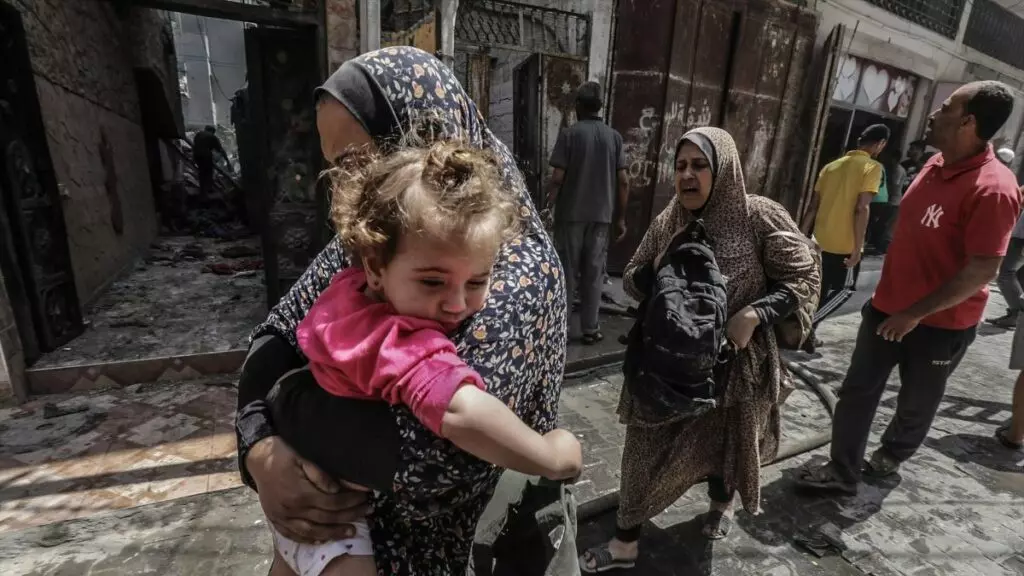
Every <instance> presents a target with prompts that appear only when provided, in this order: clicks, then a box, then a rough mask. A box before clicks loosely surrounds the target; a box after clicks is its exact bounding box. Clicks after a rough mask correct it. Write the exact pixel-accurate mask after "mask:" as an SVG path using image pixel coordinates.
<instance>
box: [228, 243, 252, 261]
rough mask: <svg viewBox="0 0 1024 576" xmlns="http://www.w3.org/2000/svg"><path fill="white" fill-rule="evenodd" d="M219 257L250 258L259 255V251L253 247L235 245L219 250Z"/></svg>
mask: <svg viewBox="0 0 1024 576" xmlns="http://www.w3.org/2000/svg"><path fill="white" fill-rule="evenodd" d="M220 255H221V256H223V257H224V258H252V257H253V256H259V255H260V249H259V248H257V247H255V246H247V245H245V244H236V245H234V246H229V247H227V248H225V249H223V250H221V251H220Z"/></svg>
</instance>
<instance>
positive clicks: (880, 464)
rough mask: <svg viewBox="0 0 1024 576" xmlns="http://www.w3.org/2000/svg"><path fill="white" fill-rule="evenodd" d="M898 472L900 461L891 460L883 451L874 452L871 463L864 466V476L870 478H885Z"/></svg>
mask: <svg viewBox="0 0 1024 576" xmlns="http://www.w3.org/2000/svg"><path fill="white" fill-rule="evenodd" d="M899 471H900V461H899V460H897V459H895V458H893V457H892V456H890V455H889V454H887V453H886V452H885V450H875V453H874V454H872V455H871V461H870V462H868V463H867V465H865V466H864V474H867V475H868V476H871V477H872V478H887V477H889V476H892V475H893V474H895V473H897V472H899Z"/></svg>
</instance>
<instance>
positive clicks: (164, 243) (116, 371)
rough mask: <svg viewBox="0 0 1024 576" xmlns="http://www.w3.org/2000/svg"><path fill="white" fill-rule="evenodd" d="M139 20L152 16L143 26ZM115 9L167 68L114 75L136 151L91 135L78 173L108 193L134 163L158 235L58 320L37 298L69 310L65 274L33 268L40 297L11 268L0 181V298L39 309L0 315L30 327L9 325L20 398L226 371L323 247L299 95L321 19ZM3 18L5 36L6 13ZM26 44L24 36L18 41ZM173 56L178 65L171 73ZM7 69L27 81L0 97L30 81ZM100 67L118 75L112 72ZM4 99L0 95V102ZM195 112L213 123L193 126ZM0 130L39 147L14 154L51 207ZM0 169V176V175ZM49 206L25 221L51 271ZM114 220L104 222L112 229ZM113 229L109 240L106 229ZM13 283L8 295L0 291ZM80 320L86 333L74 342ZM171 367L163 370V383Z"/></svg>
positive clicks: (15, 231)
mask: <svg viewBox="0 0 1024 576" xmlns="http://www.w3.org/2000/svg"><path fill="white" fill-rule="evenodd" d="M157 5H159V6H157ZM2 6H3V3H2V2H0V7H2ZM149 7H153V8H159V11H154V12H150V11H149V10H148V9H147V8H149ZM211 7H215V8H216V10H214V9H213V8H211ZM131 10H132V16H133V17H136V16H138V17H140V18H144V19H146V23H147V24H149V25H151V26H152V27H153V29H154V30H157V31H162V32H166V36H167V38H168V42H167V43H164V44H163V45H162V46H161V44H160V43H157V44H156V48H155V51H156V52H157V53H158V54H159V53H160V52H159V50H160V49H161V48H162V49H163V50H164V51H165V52H163V53H164V54H166V60H167V61H169V62H170V64H167V65H166V68H168V70H167V71H165V70H164V66H159V67H151V68H137V67H135V68H133V64H134V65H135V66H138V65H139V64H137V63H128V64H127V67H126V68H127V69H126V71H127V73H129V74H131V73H133V72H134V87H135V90H136V91H137V95H138V116H139V123H138V124H139V127H140V130H138V132H137V134H138V136H135V134H136V132H125V133H118V132H115V131H111V130H110V129H109V128H102V129H100V130H98V131H97V132H98V133H97V140H98V141H103V142H106V143H107V144H108V145H107V146H102V145H101V146H100V148H99V152H97V153H96V154H95V156H94V161H95V163H96V164H97V165H98V166H101V167H102V168H103V171H104V172H105V173H106V174H108V175H109V180H110V181H112V182H114V183H115V184H116V180H113V179H114V178H116V177H117V176H118V175H119V174H118V169H121V168H123V166H124V163H125V162H126V160H125V158H126V157H128V156H127V155H125V154H124V153H123V151H124V150H125V149H126V148H132V149H133V150H135V151H138V150H142V151H144V154H141V155H138V156H132V157H131V158H134V159H141V160H142V162H145V163H146V164H148V168H149V180H147V181H146V183H147V184H151V185H152V188H153V193H154V194H155V195H156V196H157V199H156V202H155V208H156V212H157V221H158V222H159V224H160V225H161V229H160V232H159V235H158V236H156V237H155V238H154V237H153V236H147V237H146V239H145V240H144V242H142V243H140V245H139V246H138V257H137V259H135V260H134V261H130V260H126V261H125V262H124V264H125V266H124V267H123V272H120V273H118V274H117V275H116V276H109V277H108V278H109V280H107V283H105V284H104V285H103V287H102V288H100V289H97V290H95V294H96V295H95V297H93V296H91V295H90V297H89V301H88V302H84V303H82V305H81V310H79V309H78V303H77V302H75V301H71V303H69V304H67V305H66V306H64V307H61V306H59V304H60V301H59V300H55V298H54V296H53V295H54V293H55V291H56V294H57V295H59V294H61V293H60V292H59V289H61V287H62V286H63V285H64V284H62V282H64V283H66V284H67V286H68V288H69V291H68V294H70V295H71V296H72V297H73V296H74V294H75V292H74V289H75V284H74V281H73V279H72V278H71V277H70V274H68V275H66V276H60V275H56V274H50V273H49V269H47V270H46V272H47V276H46V277H45V279H46V280H47V281H48V282H49V283H48V284H45V285H41V286H42V287H41V288H37V287H36V284H38V282H36V278H37V277H38V275H36V276H33V275H32V274H30V273H26V272H25V271H26V270H27V271H28V272H32V271H34V270H36V268H33V267H32V265H31V263H30V265H21V263H22V262H25V261H26V258H25V256H26V252H27V251H26V250H25V249H23V248H21V247H20V246H19V244H18V242H11V241H8V239H7V238H11V237H14V238H19V237H21V236H24V234H23V231H24V230H25V229H28V228H27V226H25V225H22V224H20V223H19V222H17V221H13V222H12V220H14V219H13V218H12V217H11V215H12V214H14V215H16V216H18V217H19V218H20V217H22V216H21V215H22V214H23V213H24V212H25V211H24V210H22V211H21V212H19V211H18V210H12V209H11V202H12V200H11V198H10V196H11V195H10V194H9V193H8V190H7V188H8V186H7V183H8V180H9V179H8V178H6V176H5V175H4V174H3V173H2V172H0V176H4V177H3V178H0V182H2V183H3V186H4V188H3V189H2V190H0V192H2V199H3V202H2V204H0V209H2V210H0V212H2V213H0V218H2V220H0V233H3V234H4V235H5V237H4V238H3V239H2V240H0V264H2V265H3V267H4V270H3V272H4V278H5V281H6V284H7V286H6V287H7V291H8V292H9V293H10V294H11V295H12V298H14V299H20V300H23V301H25V302H26V303H27V304H33V302H37V301H38V302H39V303H40V304H39V305H25V306H19V305H17V304H15V306H14V308H15V309H17V310H18V311H19V313H21V312H23V311H24V313H23V314H22V315H23V316H25V317H26V318H27V317H28V316H32V317H31V318H30V320H31V321H26V320H25V318H19V322H18V326H19V330H20V332H21V334H20V335H21V338H22V340H23V341H24V342H25V343H26V345H25V347H26V349H27V352H31V350H28V348H29V346H30V345H33V343H36V342H38V343H40V344H38V345H35V354H33V355H30V356H29V357H30V361H31V360H35V362H34V364H32V365H31V368H30V370H29V371H28V374H27V376H28V382H29V386H30V388H31V392H32V393H42V392H65V391H67V390H68V389H69V388H71V387H74V386H79V385H80V384H81V385H82V386H85V385H90V386H91V385H92V383H93V382H95V381H98V379H103V378H106V379H109V380H110V381H113V382H114V383H116V384H127V383H130V382H138V381H148V380H150V379H153V378H154V377H155V376H159V375H160V374H161V372H162V371H163V370H165V369H168V370H171V371H173V372H174V373H175V374H179V373H180V374H190V375H192V376H195V372H198V373H199V374H200V375H204V376H205V375H212V374H219V373H223V372H231V371H234V370H236V369H237V368H238V366H239V365H240V362H241V358H243V357H244V349H245V348H246V347H247V342H248V336H249V333H250V332H251V330H252V329H253V327H254V326H256V325H257V324H258V323H259V322H261V321H263V320H264V319H265V318H266V314H267V309H268V307H269V306H270V305H272V304H273V303H276V301H277V300H278V299H279V298H280V296H281V294H282V293H283V292H284V290H286V289H287V288H288V287H289V286H290V284H292V283H293V282H294V280H295V279H296V278H297V277H298V276H299V274H300V273H301V272H302V271H303V270H304V269H305V267H306V266H307V265H308V263H309V262H310V261H311V260H312V259H313V258H314V257H315V255H316V254H317V253H318V252H319V250H320V249H321V248H322V246H323V245H324V244H325V242H326V240H327V234H326V233H325V230H326V225H325V224H326V213H327V210H326V197H325V194H324V191H323V190H321V189H320V188H319V187H318V182H319V178H318V176H319V173H320V170H321V167H322V165H321V158H320V151H319V142H318V139H317V137H316V131H315V118H314V116H313V113H314V108H313V96H312V94H313V89H314V88H315V86H317V85H318V84H319V82H320V81H321V80H322V78H323V77H324V74H325V72H326V68H327V66H326V52H325V51H324V50H323V47H324V44H323V42H322V40H323V27H324V24H323V22H322V19H323V14H322V13H319V12H318V11H316V10H313V9H312V8H310V9H307V10H305V11H302V12H300V11H299V10H297V9H292V10H283V9H276V8H270V7H259V6H255V5H248V4H239V3H235V2H227V1H224V2H218V1H216V0H210V1H208V2H204V3H195V2H191V1H188V0H181V1H178V0H159V1H157V0H138V1H137V2H135V3H133V8H131ZM175 10H177V11H175ZM5 13H6V12H5ZM140 14H141V16H140ZM167 15H171V16H170V17H168V16H167ZM14 16H15V18H16V19H19V21H20V17H19V15H18V13H15V14H14ZM182 22H188V23H189V26H188V27H187V30H186V31H187V32H188V33H194V35H195V36H196V38H192V39H190V40H189V41H190V42H191V44H190V45H189V46H188V47H187V49H186V48H183V47H182V46H181V44H180V42H179V40H180V36H181V33H182V31H183V29H186V27H184V26H182V24H181V23H182ZM116 25H118V24H116V23H115V24H112V26H116ZM133 30H137V29H134V28H133ZM147 30H148V29H147ZM225 30H229V31H232V34H234V36H232V37H231V41H230V42H226V41H225V40H224V38H218V34H220V31H225ZM11 36H12V35H11V34H8V33H7V30H6V29H5V30H4V33H3V34H2V36H0V37H2V38H3V39H4V42H2V44H3V45H4V49H5V50H7V49H9V46H10V43H9V42H7V39H8V38H9V37H11ZM147 38H149V36H147ZM33 41H34V37H32V36H30V37H29V38H28V42H29V43H31V42H33ZM168 44H169V45H168ZM126 46H127V45H126ZM200 47H202V48H204V50H205V51H200V50H199V48H200ZM23 51H24V50H23ZM175 54H184V56H182V57H181V58H180V59H178V60H177V62H178V64H179V66H178V67H177V68H176V67H175V66H174V61H175V60H176V58H175ZM91 56H93V59H94V60H97V59H99V58H103V57H105V56H102V53H101V55H95V54H93V55H91ZM0 57H2V59H3V61H4V62H8V61H11V62H18V61H19V60H18V59H17V58H11V57H10V56H9V55H8V54H7V53H6V52H4V53H2V54H0ZM186 60H188V62H187V65H185V64H186V62H185V61H186ZM22 61H24V62H25V63H26V64H25V65H24V66H13V67H4V68H3V72H2V74H4V75H7V74H15V73H16V72H17V73H24V74H26V75H27V78H26V79H15V83H16V84H17V85H18V86H19V87H20V86H21V85H22V82H23V81H24V82H25V85H26V86H29V87H32V86H33V85H34V84H33V83H34V82H35V80H34V78H33V77H32V76H31V67H30V66H28V64H27V62H28V60H27V56H26V57H25V58H24V59H23V60H22ZM145 63H146V64H149V63H150V60H146V61H145ZM110 65H111V66H124V63H123V62H122V61H117V60H114V61H111V62H110ZM153 70H155V71H156V72H157V73H155V74H154V73H153ZM165 72H166V73H165ZM9 85H11V82H3V83H2V86H0V99H3V97H4V96H5V95H4V94H2V91H3V90H4V89H6V87H7V86H9ZM25 92H26V93H34V91H33V90H28V91H25ZM168 94H170V95H172V96H176V95H178V94H181V95H182V98H181V100H185V101H184V102H182V101H175V100H174V99H173V97H168ZM126 100H128V99H126ZM130 100H132V101H134V100H135V99H134V98H131V99H130ZM168 102H170V104H168ZM204 110H206V111H207V112H213V111H214V110H215V111H216V113H215V114H213V113H210V114H207V115H205V116H204V115H203V114H202V112H203V111H204ZM19 112H21V113H19V114H18V115H17V120H19V121H22V122H28V120H25V119H29V118H31V116H32V115H31V114H28V113H25V112H24V110H19ZM197 112H198V114H196V113H197ZM175 116H176V118H174V117H175ZM0 123H2V126H0V138H7V136H8V134H10V133H15V134H35V135H43V136H42V137H41V138H39V139H38V147H39V148H40V149H41V150H42V153H36V152H35V151H34V150H35V143H33V142H32V141H31V140H30V139H24V140H25V141H26V142H28V143H29V149H30V150H33V152H32V154H31V156H30V157H31V158H32V160H33V161H34V162H35V164H34V165H35V166H36V168H37V170H36V172H38V174H39V178H40V180H39V182H40V184H39V185H38V186H36V187H37V188H40V189H42V190H51V189H52V198H58V193H57V186H56V183H55V182H54V181H53V174H52V169H49V168H47V167H46V166H45V164H46V162H44V161H43V159H45V153H46V151H47V149H48V143H47V140H46V136H45V132H44V130H43V129H42V128H41V127H26V128H21V127H20V125H19V127H18V128H17V129H16V130H15V131H13V132H12V131H11V130H9V129H8V123H9V120H8V118H6V117H4V118H2V119H0ZM206 125H211V126H214V127H215V134H216V137H217V139H219V140H220V142H221V146H220V147H217V151H216V152H214V153H212V156H213V159H214V161H213V162H212V169H211V170H210V171H209V172H205V171H204V173H203V174H201V173H200V170H199V163H198V162H197V148H200V139H199V138H198V137H197V136H200V135H201V134H202V133H203V132H205V130H204V128H205V126H206ZM241 131H245V133H246V138H245V143H246V146H243V147H242V148H243V149H242V150H239V151H238V152H236V151H235V149H234V147H233V146H231V144H230V142H231V141H232V140H234V138H233V136H234V135H235V134H238V133H239V132H241ZM0 144H7V142H6V141H5V140H4V141H0ZM221 148H223V151H224V153H223V154H221V153H220V149H221ZM54 149H56V148H50V150H51V151H52V150H54ZM104 150H105V151H106V153H104ZM139 156H141V158H139ZM3 166H4V164H3V163H0V170H3ZM47 179H49V180H47ZM108 187H109V186H108ZM115 192H116V191H115ZM140 193H145V192H144V191H142V192H140ZM115 196H116V194H115ZM52 198H51V199H48V198H46V197H43V198H42V200H40V201H39V202H36V203H34V204H32V207H33V210H35V211H36V212H39V213H40V214H43V215H44V216H45V218H43V217H42V216H40V218H41V220H40V222H43V223H47V224H50V223H52V225H53V226H54V227H55V228H53V230H54V231H53V232H52V233H50V234H46V235H44V234H42V227H41V226H36V225H35V224H33V226H32V229H33V230H35V229H37V228H38V229H39V230H40V232H39V233H37V234H36V239H38V238H43V237H45V238H47V239H60V241H59V242H56V241H54V242H51V244H53V246H54V247H55V248H50V250H51V252H53V250H56V249H57V248H60V249H62V250H64V252H63V253H62V254H63V257H64V258H65V259H66V260H65V261H67V254H66V244H67V242H64V240H63V239H64V238H65V237H66V236H65V235H63V232H62V231H60V230H57V228H56V227H58V226H63V222H64V220H63V218H62V217H59V209H60V203H59V202H57V201H54V200H53V199H52ZM112 206H113V205H112ZM115 213H118V212H117V211H115V210H113V208H112V209H111V211H110V214H111V218H112V219H113V218H114V215H115ZM119 214H120V217H119V218H120V219H122V220H124V221H128V222H130V219H131V218H133V216H136V215H134V214H132V213H131V212H130V211H128V210H121V211H120V213H119ZM146 216H147V217H149V214H147V215H146ZM33 222H34V221H33ZM8 223H10V224H8ZM113 224H114V228H115V231H116V230H117V222H113ZM30 239H31V238H30ZM12 246H13V247H16V248H18V250H14V249H13V248H12ZM53 254H57V253H56V252H53ZM53 254H51V258H50V260H49V262H51V263H52V262H58V261H60V258H58V256H60V254H58V255H57V256H53ZM28 255H29V256H32V255H33V254H31V253H30V254H28ZM12 262H13V263H15V264H18V265H19V268H18V271H19V272H21V273H20V274H14V273H11V272H10V271H9V270H10V269H11V268H12V264H11V263H12ZM69 270H70V268H69ZM65 278H66V281H65ZM12 279H13V280H12ZM15 280H17V281H18V285H17V286H12V284H13V282H14V281H15ZM37 292H38V293H39V294H36V293H37ZM46 298H49V299H48V300H47V299H46ZM58 312H60V313H61V315H60V316H59V319H61V320H64V321H65V324H62V325H60V326H61V327H62V331H56V330H52V329H49V326H48V325H43V328H44V329H49V330H50V331H49V332H46V331H45V330H42V329H39V326H40V325H41V324H40V322H39V321H38V318H40V317H43V315H44V313H45V314H49V315H50V316H47V317H46V318H47V320H50V319H52V317H54V315H55V314H56V313H58ZM29 313H31V314H29ZM83 315H84V316H85V317H86V318H87V319H88V330H84V331H83V330H82V327H83V321H82V317H83ZM69 321H70V322H69ZM51 323H52V322H51ZM76 325H77V331H76V330H74V329H73V328H74V327H75V326H76ZM53 335H56V336H53ZM73 337H74V338H75V339H74V341H73V342H70V343H69V341H70V339H71V338H73ZM172 362H173V363H174V364H173V367H172V368H167V367H168V366H171V364H169V363H172ZM119 365H120V368H119V367H118V366H119ZM125 366H127V367H125ZM193 371H194V372H193ZM154 375H155V376H154ZM175 377H177V376H175ZM86 380H88V382H87V383H85V384H82V382H85V381H86ZM103 381H104V382H107V383H108V384H109V382H108V380H103Z"/></svg>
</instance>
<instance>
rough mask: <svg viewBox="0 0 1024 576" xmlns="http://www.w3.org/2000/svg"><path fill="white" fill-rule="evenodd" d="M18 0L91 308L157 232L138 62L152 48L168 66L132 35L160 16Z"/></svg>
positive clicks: (149, 33) (93, 1) (81, 3)
mask: <svg viewBox="0 0 1024 576" xmlns="http://www.w3.org/2000/svg"><path fill="white" fill-rule="evenodd" d="M13 4H14V6H15V7H16V8H18V9H19V10H20V11H21V13H22V16H23V20H24V25H25V29H26V35H27V40H28V46H29V53H30V59H31V66H32V71H33V73H34V75H35V79H36V91H37V93H38V96H39V103H40V107H41V110H42V115H43V121H44V124H45V127H46V135H47V139H48V141H49V147H50V156H51V158H52V160H53V167H54V172H55V174H56V178H57V181H58V183H59V186H60V189H61V194H62V197H63V198H64V201H63V208H64V219H65V221H66V224H67V232H68V246H69V248H70V252H71V260H72V267H73V269H74V274H75V280H76V288H77V292H78V297H79V300H80V301H81V303H82V304H83V305H85V304H87V303H88V302H89V301H91V300H92V299H93V298H94V297H95V296H96V295H97V294H98V293H99V292H100V291H102V289H103V288H104V287H105V286H106V285H107V284H108V283H109V282H110V281H111V280H112V279H113V278H114V277H115V276H116V275H117V274H118V273H119V272H121V271H122V270H123V269H124V268H125V267H126V266H127V265H129V264H130V263H131V262H132V261H133V260H134V259H135V258H136V257H137V256H138V255H139V254H140V253H141V252H142V251H143V250H144V249H145V248H146V247H147V246H148V245H149V243H150V242H151V241H152V240H153V239H154V237H155V236H156V234H157V222H156V215H155V211H154V206H153V191H152V189H151V185H150V178H149V168H148V165H147V159H146V153H145V149H146V148H145V140H144V137H143V130H142V125H141V123H142V119H141V113H140V110H139V101H138V93H137V89H136V84H135V76H134V67H135V66H136V65H142V64H144V63H140V62H139V61H138V59H139V58H144V57H145V55H147V54H149V55H151V56H153V57H158V58H159V59H160V62H159V63H154V64H153V67H154V68H156V69H161V70H163V69H165V68H166V66H167V63H168V56H167V55H166V53H165V52H164V51H163V49H162V48H160V49H156V48H154V47H152V46H150V47H146V46H145V45H144V46H143V47H141V48H140V47H137V46H135V44H134V42H136V41H138V39H150V38H154V37H155V38H160V37H161V34H162V28H161V26H162V23H163V20H162V18H160V17H156V16H154V15H153V14H152V13H150V14H134V15H133V14H132V13H131V12H128V11H119V10H116V9H115V3H113V2H108V1H105V0H78V1H76V2H67V1H65V0H14V1H13ZM143 12H146V11H143ZM154 46H155V45H154ZM165 73H166V72H165ZM172 86H174V88H175V92H176V87H177V83H176V82H175V83H174V84H173V85H172Z"/></svg>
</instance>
